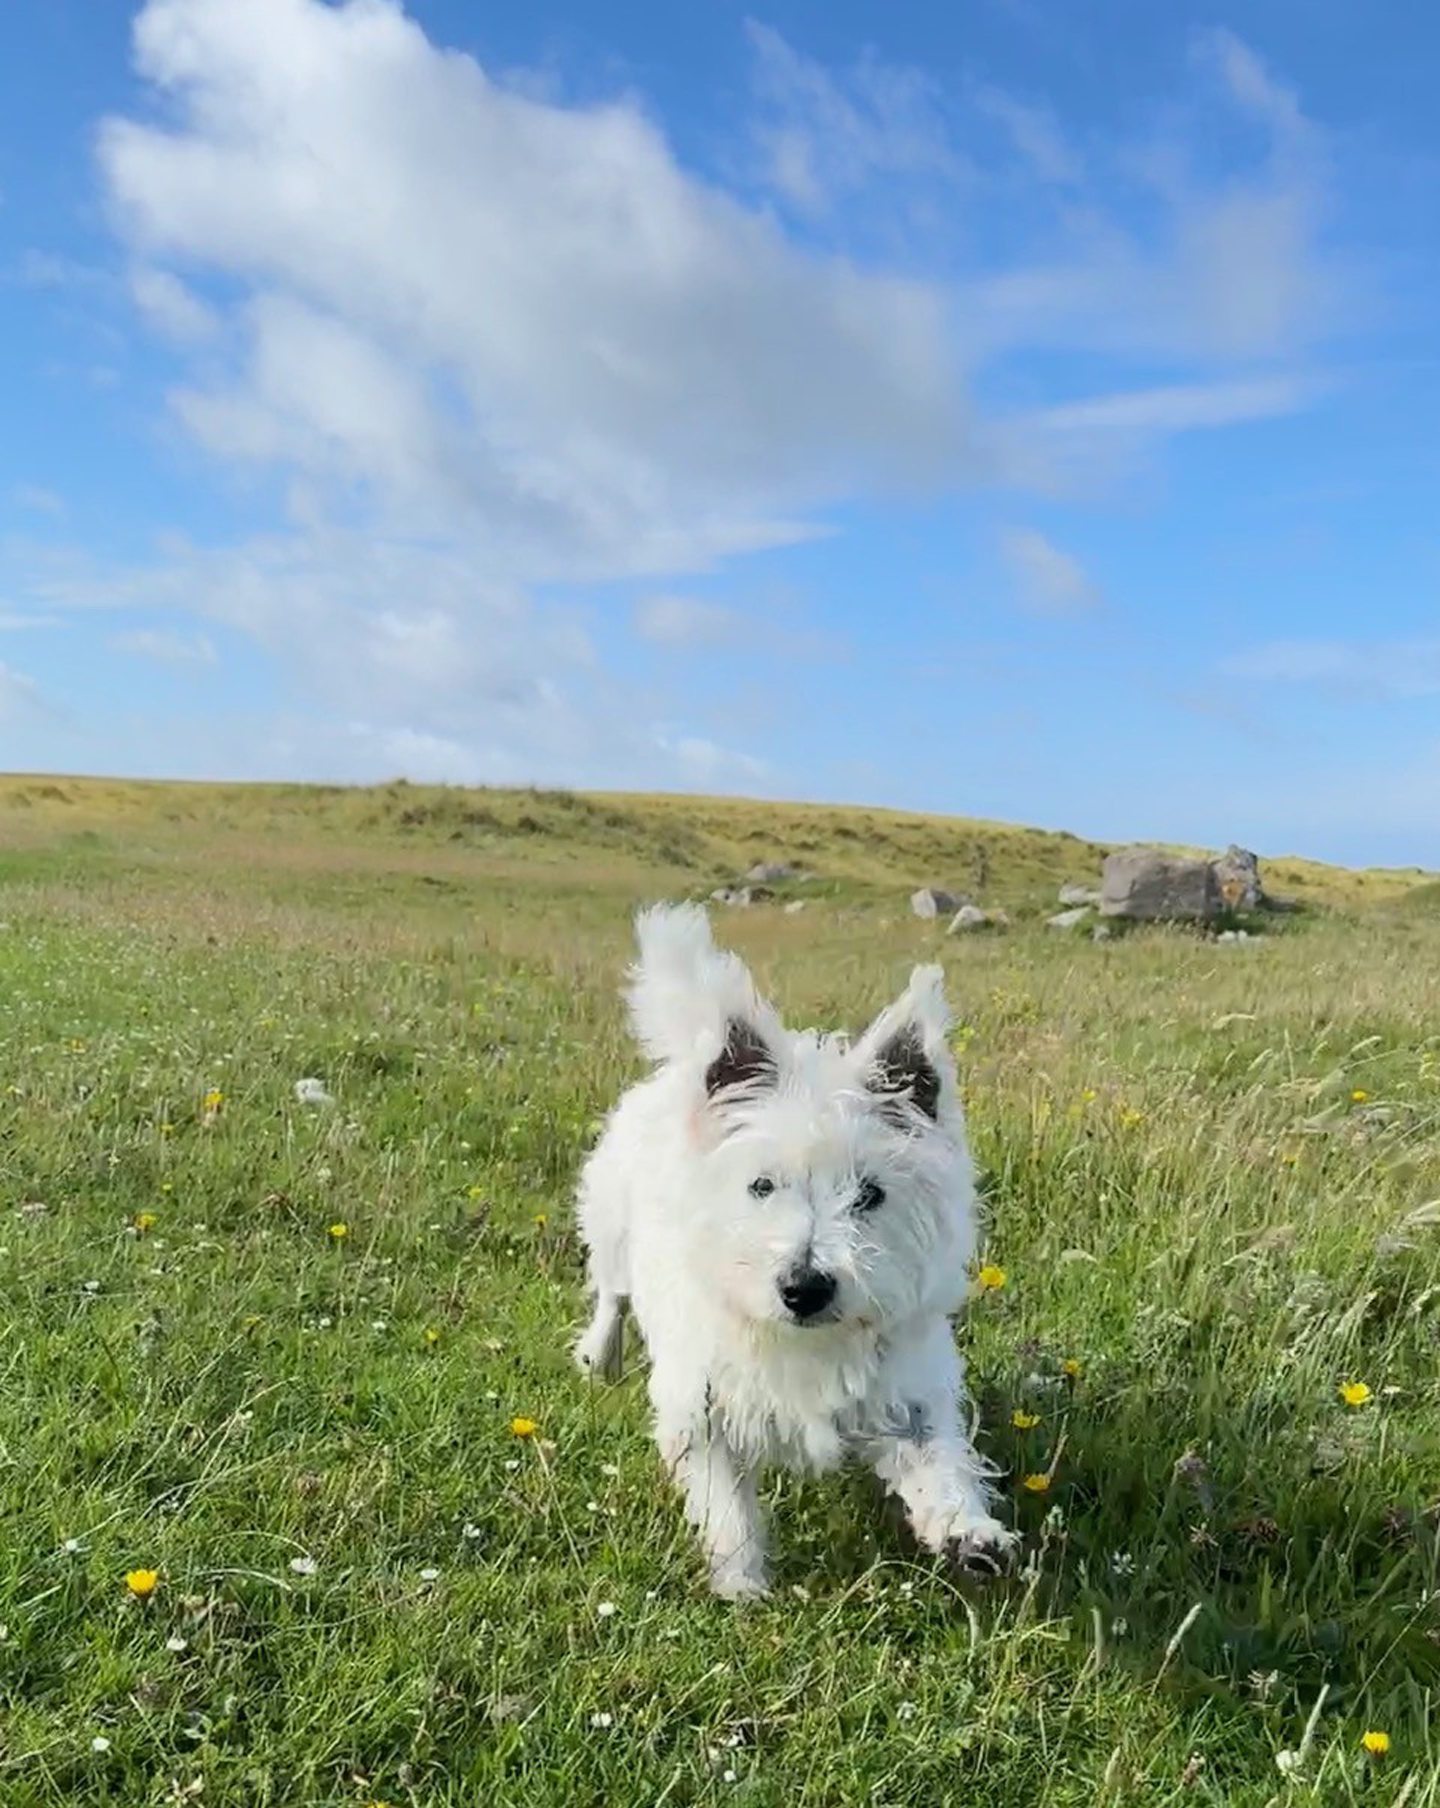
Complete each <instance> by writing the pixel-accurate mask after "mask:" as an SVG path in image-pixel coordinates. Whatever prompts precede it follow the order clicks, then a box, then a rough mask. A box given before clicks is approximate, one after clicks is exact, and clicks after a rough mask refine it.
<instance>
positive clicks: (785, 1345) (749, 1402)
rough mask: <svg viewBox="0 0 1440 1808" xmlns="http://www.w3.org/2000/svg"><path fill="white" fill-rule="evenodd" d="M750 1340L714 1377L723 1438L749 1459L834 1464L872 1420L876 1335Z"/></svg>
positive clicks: (799, 1466) (815, 1465)
mask: <svg viewBox="0 0 1440 1808" xmlns="http://www.w3.org/2000/svg"><path fill="white" fill-rule="evenodd" d="M747 1342H748V1343H749V1347H748V1348H743V1349H738V1350H736V1351H735V1352H734V1353H733V1355H731V1356H730V1357H728V1358H725V1357H722V1358H721V1360H720V1361H718V1362H717V1363H716V1364H715V1366H714V1369H713V1370H712V1374H711V1389H710V1397H711V1406H712V1410H713V1411H716V1412H718V1413H719V1415H720V1417H721V1419H722V1420H723V1423H724V1427H725V1434H726V1437H727V1439H728V1441H729V1442H730V1443H731V1444H732V1445H733V1446H735V1447H736V1448H737V1449H738V1450H740V1451H742V1452H744V1454H745V1455H746V1456H747V1457H749V1458H750V1459H752V1460H763V1461H767V1462H776V1463H783V1464H784V1465H786V1466H787V1467H789V1468H795V1469H830V1468H833V1467H834V1466H835V1465H836V1464H837V1463H839V1462H840V1461H841V1460H842V1459H843V1458H844V1456H845V1454H846V1452H847V1450H848V1449H849V1447H850V1446H851V1444H852V1443H854V1442H855V1440H856V1438H857V1436H858V1435H859V1434H860V1432H861V1430H862V1428H863V1427H864V1425H865V1424H866V1422H867V1420H868V1418H869V1417H870V1412H869V1408H870V1405H871V1403H872V1401H873V1400H874V1398H875V1396H876V1392H877V1379H878V1375H879V1369H880V1356H879V1346H878V1340H877V1339H876V1338H875V1337H874V1336H872V1335H869V1334H865V1335H852V1336H848V1337H843V1338H842V1337H833V1338H832V1337H828V1336H822V1335H815V1336H814V1337H806V1338H798V1339H797V1338H795V1337H793V1336H790V1337H787V1338H785V1339H784V1340H783V1342H782V1341H781V1340H770V1339H766V1338H763V1337H757V1338H755V1339H753V1340H747Z"/></svg>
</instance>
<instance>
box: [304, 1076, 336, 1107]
mask: <svg viewBox="0 0 1440 1808" xmlns="http://www.w3.org/2000/svg"><path fill="white" fill-rule="evenodd" d="M295 1097H296V1098H297V1099H299V1101H300V1103H301V1104H302V1105H333V1104H334V1103H335V1100H334V1098H333V1097H332V1096H331V1094H330V1091H329V1089H328V1088H327V1087H326V1085H325V1082H324V1081H323V1080H317V1079H316V1078H315V1077H314V1076H313V1075H311V1076H310V1077H308V1078H307V1079H304V1080H297V1081H296V1082H295Z"/></svg>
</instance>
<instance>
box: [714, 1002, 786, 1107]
mask: <svg viewBox="0 0 1440 1808" xmlns="http://www.w3.org/2000/svg"><path fill="white" fill-rule="evenodd" d="M778 1071H779V1070H778V1068H777V1066H776V1062H775V1055H774V1052H773V1050H772V1049H771V1048H770V1045H769V1044H768V1043H767V1042H766V1041H765V1038H764V1037H763V1036H762V1035H761V1033H760V1031H759V1030H758V1029H757V1028H756V1027H755V1025H754V1024H753V1023H747V1022H745V1020H744V1019H743V1018H741V1017H732V1018H731V1019H730V1021H729V1022H728V1023H727V1024H726V1025H725V1041H724V1043H723V1045H722V1046H721V1049H720V1053H719V1054H718V1055H716V1057H715V1059H714V1060H713V1061H712V1062H711V1063H710V1065H709V1066H708V1067H707V1068H706V1069H705V1091H706V1093H707V1094H708V1095H709V1097H711V1098H712V1099H713V1098H714V1097H715V1096H716V1094H717V1093H722V1092H724V1093H728V1092H731V1091H733V1090H738V1089H740V1088H744V1089H745V1090H746V1091H751V1092H754V1091H758V1090H759V1089H760V1088H761V1087H763V1086H770V1085H773V1084H774V1082H775V1079H776V1076H777V1073H778Z"/></svg>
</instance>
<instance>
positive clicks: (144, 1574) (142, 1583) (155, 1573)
mask: <svg viewBox="0 0 1440 1808" xmlns="http://www.w3.org/2000/svg"><path fill="white" fill-rule="evenodd" d="M125 1586H126V1587H127V1588H128V1589H129V1590H130V1592H131V1594H132V1595H134V1597H135V1599H136V1600H137V1601H148V1600H149V1599H150V1597H151V1595H153V1594H154V1592H155V1590H156V1589H157V1588H158V1587H159V1586H160V1572H159V1570H158V1569H132V1570H130V1571H129V1572H128V1573H127V1574H126V1577H125Z"/></svg>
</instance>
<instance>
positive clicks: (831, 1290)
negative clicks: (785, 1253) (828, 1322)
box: [780, 1268, 835, 1318]
mask: <svg viewBox="0 0 1440 1808" xmlns="http://www.w3.org/2000/svg"><path fill="white" fill-rule="evenodd" d="M834 1297H835V1277H834V1275H833V1274H821V1272H820V1271H819V1269H818V1268H804V1269H802V1270H801V1271H800V1273H799V1274H792V1275H791V1276H790V1278H789V1280H788V1281H782V1282H781V1283H780V1299H781V1302H782V1303H783V1305H784V1307H785V1310H786V1311H787V1312H789V1313H790V1314H791V1316H792V1317H794V1318H814V1317H815V1315H816V1314H817V1313H819V1312H823V1311H824V1310H825V1308H826V1307H827V1306H828V1305H829V1304H830V1302H831V1300H833V1299H834Z"/></svg>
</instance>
